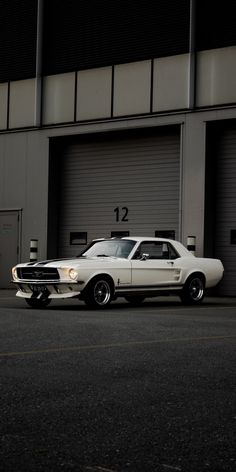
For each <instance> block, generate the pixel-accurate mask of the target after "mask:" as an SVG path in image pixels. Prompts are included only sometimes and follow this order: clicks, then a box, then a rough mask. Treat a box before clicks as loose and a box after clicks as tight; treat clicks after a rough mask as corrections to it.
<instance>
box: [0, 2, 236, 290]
mask: <svg viewBox="0 0 236 472" xmlns="http://www.w3.org/2000/svg"><path fill="white" fill-rule="evenodd" d="M206 3H207V2H203V1H202V0H198V1H196V0H175V1H174V0H169V1H166V0H156V1H151V0H148V1H147V0H140V1H138V2H135V1H134V0H128V1H127V0H126V1H123V0H120V1H119V2H117V1H116V0H100V1H99V2H96V1H92V0H69V1H65V0H50V1H47V2H46V1H43V0H23V1H22V0H11V2H9V1H7V0H2V1H1V10H2V12H1V16H0V31H1V33H0V34H1V40H0V64H1V67H0V268H1V270H0V287H8V286H9V283H10V278H11V276H10V272H9V270H10V267H11V266H12V265H14V264H15V263H16V262H18V261H23V260H24V261H25V260H28V259H29V254H30V240H31V239H36V240H37V241H38V252H39V253H38V257H39V258H40V259H42V258H48V257H49V258H54V257H67V256H72V255H76V254H78V253H79V252H80V251H81V250H82V249H83V247H84V245H85V244H86V243H87V242H89V241H91V239H93V238H95V237H103V236H122V235H130V236H132V235H147V236H155V235H157V236H159V235H161V236H163V235H164V236H167V237H171V238H176V239H179V240H181V241H182V242H183V243H184V244H186V242H187V238H188V236H194V237H195V238H196V254H197V255H199V256H202V255H204V256H209V257H219V258H221V259H222V261H223V263H224V266H225V277H224V281H223V282H222V283H221V285H220V286H219V288H218V293H219V294H222V295H229V296H230V295H235V289H236V87H235V77H236V30H235V26H234V25H235V13H234V8H233V2H231V1H227V0H226V1H225V2H224V4H221V2H219V3H217V4H214V6H212V5H210V2H208V3H209V5H206ZM212 8H213V9H214V12H213V11H212ZM213 13H214V14H213ZM213 18H214V20H213Z"/></svg>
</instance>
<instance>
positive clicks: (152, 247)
mask: <svg viewBox="0 0 236 472" xmlns="http://www.w3.org/2000/svg"><path fill="white" fill-rule="evenodd" d="M144 254H145V255H146V257H147V259H177V257H179V255H178V254H177V252H176V251H175V249H174V248H173V246H172V245H171V244H170V243H168V242H165V241H158V242H156V241H144V242H142V243H141V244H140V245H139V247H138V249H137V251H136V252H135V254H134V257H133V259H141V258H142V257H143V255H144Z"/></svg>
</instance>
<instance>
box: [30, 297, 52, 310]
mask: <svg viewBox="0 0 236 472" xmlns="http://www.w3.org/2000/svg"><path fill="white" fill-rule="evenodd" d="M25 301H26V303H27V304H28V305H29V306H31V308H45V307H46V306H48V305H49V303H51V300H50V299H49V298H25Z"/></svg>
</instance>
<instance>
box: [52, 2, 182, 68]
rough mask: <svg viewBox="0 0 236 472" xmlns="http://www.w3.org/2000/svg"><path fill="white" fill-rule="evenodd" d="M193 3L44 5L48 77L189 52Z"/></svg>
mask: <svg viewBox="0 0 236 472" xmlns="http://www.w3.org/2000/svg"><path fill="white" fill-rule="evenodd" d="M189 5H190V2H189V0H169V1H166V0H158V1H156V2H150V1H149V2H147V1H146V0H139V1H138V2H132V1H131V2H129V1H127V0H119V1H117V0H100V1H99V2H93V1H91V0H69V1H65V0H50V2H45V25H44V26H45V28H44V44H45V48H44V74H57V73H60V72H69V71H74V70H81V69H87V68H94V67H101V66H106V65H112V64H120V63H125V62H134V61H141V60H144V59H150V58H155V57H161V56H170V55H175V54H182V53H186V52H188V50H189V10H190V6H189Z"/></svg>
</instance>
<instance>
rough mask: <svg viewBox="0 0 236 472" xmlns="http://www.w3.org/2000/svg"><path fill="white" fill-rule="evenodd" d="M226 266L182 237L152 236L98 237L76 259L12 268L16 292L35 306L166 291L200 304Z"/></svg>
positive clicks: (100, 302) (139, 297)
mask: <svg viewBox="0 0 236 472" xmlns="http://www.w3.org/2000/svg"><path fill="white" fill-rule="evenodd" d="M223 272H224V268H223V265H222V263H221V261H220V260H218V259H207V258H198V257H195V256H194V255H192V253H191V252H189V251H188V250H187V249H186V248H185V247H184V246H183V245H182V244H181V243H180V242H178V241H173V240H169V239H160V238H148V237H147V238H145V237H125V238H120V239H119V238H111V239H96V240H94V241H92V243H91V244H90V245H89V246H88V247H87V249H86V250H84V251H83V252H82V253H81V254H80V256H78V257H75V258H73V259H59V260H51V261H42V262H28V263H25V264H18V265H17V266H15V267H14V268H13V269H12V275H13V282H14V283H15V284H16V286H17V288H18V291H17V296H19V297H23V298H25V300H26V302H27V303H28V304H29V305H30V306H31V307H35V308H40V307H45V306H47V305H48V304H49V303H50V301H51V300H52V299H60V298H71V297H78V298H79V299H81V300H84V301H85V303H86V304H87V305H89V306H90V307H96V308H104V307H106V306H107V305H109V303H110V302H111V301H112V300H114V299H116V298H117V297H124V298H125V299H126V300H127V301H128V302H130V303H132V304H139V303H141V302H142V301H143V300H144V298H145V297H153V296H157V295H163V294H178V295H179V296H180V298H181V300H182V301H183V302H184V303H188V304H198V303H200V302H201V301H202V300H203V298H204V295H205V290H206V289H207V288H210V287H214V286H215V285H217V284H218V282H219V281H220V280H221V278H222V277H223Z"/></svg>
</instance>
